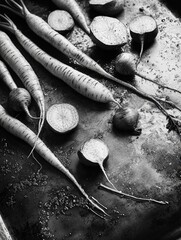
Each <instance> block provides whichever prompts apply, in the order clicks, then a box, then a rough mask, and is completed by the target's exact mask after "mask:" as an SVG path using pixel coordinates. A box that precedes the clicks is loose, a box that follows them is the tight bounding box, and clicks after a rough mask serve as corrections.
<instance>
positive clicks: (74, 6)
mask: <svg viewBox="0 0 181 240" xmlns="http://www.w3.org/2000/svg"><path fill="white" fill-rule="evenodd" d="M52 2H53V3H54V4H55V5H56V6H57V7H59V8H60V9H64V10H66V11H67V12H69V13H70V14H71V15H72V17H73V18H74V19H75V21H77V22H78V23H79V25H80V26H81V27H82V29H83V30H84V31H85V32H86V33H88V34H90V29H89V26H88V24H87V21H86V18H85V16H84V14H83V10H82V9H81V7H80V6H79V4H78V3H77V2H76V1H75V0H52Z"/></svg>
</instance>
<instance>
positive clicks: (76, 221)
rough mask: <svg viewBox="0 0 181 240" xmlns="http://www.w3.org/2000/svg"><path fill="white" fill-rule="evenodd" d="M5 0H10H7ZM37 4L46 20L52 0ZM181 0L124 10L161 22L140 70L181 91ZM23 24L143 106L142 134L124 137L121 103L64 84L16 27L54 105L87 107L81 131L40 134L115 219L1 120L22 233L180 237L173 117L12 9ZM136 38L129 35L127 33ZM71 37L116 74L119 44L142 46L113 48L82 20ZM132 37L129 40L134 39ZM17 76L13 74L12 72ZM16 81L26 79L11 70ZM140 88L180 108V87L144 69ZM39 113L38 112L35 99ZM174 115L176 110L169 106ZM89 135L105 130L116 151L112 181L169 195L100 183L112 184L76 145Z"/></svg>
mask: <svg viewBox="0 0 181 240" xmlns="http://www.w3.org/2000/svg"><path fill="white" fill-rule="evenodd" d="M1 1H2V0H1ZM25 3H26V5H27V7H28V8H29V10H31V11H32V12H33V13H35V14H37V15H39V16H41V17H43V18H44V19H45V20H46V19H47V15H48V13H49V12H51V11H52V10H54V9H56V7H55V6H54V5H53V4H52V3H51V1H50V0H46V1H45V0H36V1H35V0H31V1H28V0H26V1H25ZM79 3H80V4H81V6H82V8H83V9H84V11H85V14H86V16H87V19H88V20H89V21H91V19H92V18H93V17H94V16H95V13H93V12H92V11H91V9H89V7H88V1H79ZM179 7H180V2H179V1H176V0H174V1H166V0H165V1H163V2H162V1H158V0H134V1H133V0H126V1H125V10H124V12H122V14H120V16H118V18H119V19H120V20H121V21H123V23H125V24H126V25H128V23H129V22H130V20H131V19H132V18H134V17H135V16H137V15H139V14H141V13H145V14H151V15H152V16H153V17H154V18H155V19H156V21H157V23H158V28H159V33H158V36H157V38H156V40H155V42H154V43H153V45H152V46H150V47H149V48H147V49H145V51H144V55H143V58H142V61H141V63H140V65H139V68H138V71H140V72H142V73H144V74H148V75H149V76H151V77H153V78H154V77H157V78H158V79H159V81H163V82H165V83H166V84H169V85H170V86H172V87H175V88H179V89H180V90H181V79H180V76H181V71H180V69H181V44H180V43H181V23H180V16H181V8H179ZM0 12H1V13H3V12H6V13H7V14H9V15H11V17H12V18H13V20H14V21H15V22H16V24H17V25H18V27H19V28H20V29H21V30H22V31H23V32H24V33H25V34H26V35H27V36H29V37H30V38H31V39H32V40H34V41H35V42H36V43H37V44H38V45H39V46H41V47H42V48H43V49H45V50H46V51H47V52H49V53H50V54H52V55H53V56H55V57H57V58H58V59H60V60H61V61H63V62H66V63H68V64H71V65H72V66H74V67H75V68H77V69H79V70H81V71H84V72H86V73H89V74H90V75H91V76H93V77H95V78H96V79H98V80H99V81H101V82H103V83H104V84H105V85H106V86H107V87H108V88H109V89H110V90H111V91H112V92H113V94H114V96H115V98H117V99H118V100H120V101H122V102H123V104H129V105H131V106H134V107H135V108H140V114H141V120H140V125H141V127H142V134H141V135H140V136H126V135H124V136H123V135H122V134H118V133H117V132H115V131H114V129H112V124H111V120H112V116H113V114H114V111H115V106H114V105H106V106H104V105H103V104H99V103H95V102H93V101H91V100H88V99H86V98H84V97H82V96H80V95H79V94H78V93H76V92H75V91H74V90H72V89H71V88H69V87H68V86H67V85H66V84H64V83H63V82H61V81H60V80H58V79H56V78H55V77H53V76H52V75H51V74H49V73H48V72H47V71H46V70H45V69H43V68H42V67H41V66H40V65H39V64H37V63H36V62H35V61H34V60H32V58H31V57H30V56H29V55H28V54H27V53H26V52H25V51H24V50H23V49H22V48H21V47H20V45H19V44H18V43H17V41H16V39H15V38H14V37H13V36H12V35H11V34H10V37H11V39H12V41H13V42H14V43H15V44H16V46H17V47H18V48H19V49H20V50H21V52H22V53H23V55H24V56H25V57H26V58H27V59H28V60H29V62H30V63H31V64H32V66H33V68H34V70H35V71H36V73H37V75H38V76H39V79H40V82H41V85H42V88H43V91H44V94H45V99H46V107H47V108H48V107H49V106H51V105H52V104H54V103H64V102H66V103H70V104H72V105H74V106H75V107H76V108H77V110H78V112H79V115H80V123H79V125H78V127H77V129H76V130H75V131H73V132H72V133H70V134H68V135H66V136H61V135H58V134H55V133H54V132H52V131H51V130H50V129H49V127H48V126H47V124H45V127H44V129H43V132H42V134H41V138H42V139H43V140H44V142H45V143H46V144H47V145H48V146H49V147H50V149H51V150H52V151H53V152H54V153H55V154H56V155H57V156H58V157H59V159H60V161H61V162H62V163H63V164H64V165H65V166H66V167H67V168H69V169H70V171H71V172H72V173H73V174H74V175H75V177H76V178H77V180H78V181H79V183H80V184H81V185H82V186H83V187H84V189H85V190H86V191H87V193H88V194H89V195H93V196H94V197H96V198H97V199H98V200H99V201H100V202H102V203H103V204H104V205H105V206H107V208H108V213H109V214H110V215H111V216H112V218H110V219H107V220H102V219H100V218H98V217H96V216H95V215H93V214H92V213H91V212H90V211H89V210H87V209H86V208H85V202H84V199H83V198H82V196H81V195H80V193H79V192H78V190H77V189H76V188H75V187H74V185H73V184H72V183H71V182H70V181H69V180H68V179H67V178H66V177H65V176H64V175H63V174H61V173H60V172H58V170H56V169H54V168H53V167H51V166H50V165H49V164H48V163H46V162H45V161H44V160H43V159H41V158H40V157H39V156H37V155H36V154H35V156H36V158H37V160H38V161H39V163H41V164H42V170H41V171H40V172H38V169H39V167H40V166H39V165H38V163H37V162H36V161H35V160H34V159H33V158H32V157H30V158H27V155H28V153H29V151H30V147H29V146H28V145H27V144H26V143H24V142H23V141H20V140H18V139H17V138H15V137H13V136H11V134H9V133H7V132H6V131H5V130H4V129H2V128H0V212H1V214H2V216H3V218H4V219H5V221H6V223H7V225H8V228H9V229H10V232H11V234H12V236H13V238H14V239H17V240H43V239H45V240H97V239H100V240H110V239H112V240H118V239H122V240H137V239H150V240H151V239H154V240H156V239H162V240H168V239H178V238H179V237H181V209H180V207H181V197H180V196H181V188H180V183H181V167H180V164H181V162H180V148H181V147H180V141H179V139H178V137H177V136H176V135H175V134H173V133H172V132H171V133H168V132H167V130H166V127H165V126H166V119H165V117H164V116H163V115H162V114H161V113H160V112H159V110H158V109H156V108H155V107H154V105H153V104H150V103H148V102H145V101H143V100H142V99H140V98H138V97H137V96H135V95H133V94H132V93H130V92H127V91H126V90H125V89H123V88H122V87H120V86H119V85H118V84H114V83H113V82H110V81H108V80H106V79H103V78H102V77H100V76H98V75H97V74H95V73H92V72H87V70H85V69H83V68H81V67H80V66H78V65H76V63H75V62H73V61H72V60H69V59H67V58H66V57H64V56H63V55H62V54H61V53H59V52H58V51H57V50H55V49H53V48H52V47H51V46H49V45H48V44H47V43H45V42H44V41H43V40H41V39H40V38H39V37H37V36H35V35H34V34H33V33H32V32H31V31H30V30H29V29H28V28H27V25H26V24H25V23H24V22H23V21H22V20H21V19H20V18H18V17H16V16H14V15H13V14H11V13H9V12H8V11H5V10H3V9H0ZM128 37H129V33H128ZM68 38H69V40H70V41H71V42H72V43H73V44H75V45H76V46H77V47H78V48H80V49H81V50H82V51H84V52H86V53H87V54H89V55H91V56H92V57H93V58H94V59H95V60H96V61H98V62H99V63H100V64H101V65H102V66H103V67H104V69H106V70H107V71H109V72H110V73H112V74H115V71H114V60H115V57H116V56H117V55H118V53H119V52H121V51H124V50H125V51H126V50H131V51H134V52H135V53H137V52H138V49H137V48H135V47H133V46H131V44H130V41H129V43H128V44H127V45H126V46H124V48H123V49H120V50H119V51H117V52H106V51H103V50H101V49H99V48H98V47H96V46H95V45H94V44H93V42H92V41H91V39H90V38H89V37H88V36H87V35H85V34H84V32H83V31H82V30H81V29H80V28H79V27H78V26H76V27H75V28H74V30H73V32H72V33H70V34H69V35H68ZM129 40H130V38H129ZM12 74H13V73H12ZM13 77H14V79H15V80H16V82H17V84H18V86H21V83H20V81H19V79H17V77H16V76H15V74H13ZM133 84H135V85H136V86H137V87H138V88H140V89H142V90H144V91H146V92H147V93H150V94H156V95H157V96H159V97H163V98H164V97H166V96H168V97H169V99H171V100H172V101H173V102H174V103H176V104H178V106H180V107H181V103H180V102H181V101H180V95H179V94H176V93H172V92H170V91H166V90H165V91H163V90H162V89H158V88H157V87H155V86H154V85H153V84H150V83H149V84H148V82H145V81H144V80H142V79H140V78H139V77H136V78H135V81H134V82H133ZM7 96H8V89H7V87H6V86H5V85H4V84H3V83H1V84H0V103H1V104H3V105H4V106H6V99H7ZM31 111H32V112H33V113H37V108H36V105H35V103H34V102H33V103H32V106H31ZM168 111H169V112H170V113H171V114H172V113H174V114H175V115H179V114H180V113H179V112H177V111H172V110H170V109H168ZM17 117H18V118H19V119H21V120H22V121H23V122H24V123H26V124H28V126H30V128H32V129H33V130H36V129H37V125H36V123H35V122H29V121H28V120H27V119H25V117H24V116H23V115H19V116H17ZM90 137H99V138H101V139H102V140H104V141H105V143H106V144H107V145H108V147H109V149H110V156H109V159H108V161H107V164H106V165H105V168H106V171H107V173H108V175H109V177H110V179H111V180H112V181H113V182H114V184H115V185H116V186H117V188H118V189H120V190H122V191H124V192H127V193H130V194H135V195H137V196H140V197H150V198H156V199H159V200H166V201H169V205H167V206H161V205H156V204H153V203H148V202H147V203H141V202H136V201H133V200H130V199H126V198H124V197H122V198H120V197H118V196H113V195H111V194H110V193H108V192H104V191H102V190H99V189H98V185H99V183H101V182H102V183H106V181H105V179H104V177H103V175H102V173H101V171H100V170H99V168H98V169H92V168H86V167H84V166H82V165H81V164H80V163H79V160H78V157H77V150H78V149H79V147H80V146H81V144H82V143H83V142H84V141H86V140H87V139H89V138H90Z"/></svg>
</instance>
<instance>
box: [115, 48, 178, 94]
mask: <svg viewBox="0 0 181 240" xmlns="http://www.w3.org/2000/svg"><path fill="white" fill-rule="evenodd" d="M115 69H116V71H117V72H118V73H119V74H121V75H127V76H134V75H137V76H139V77H141V78H143V79H144V80H146V81H149V82H152V83H154V84H156V85H158V86H159V87H161V88H163V89H164V88H165V89H168V90H171V91H174V92H178V93H180V94H181V91H179V90H178V89H175V88H171V87H168V86H165V85H164V84H163V83H159V82H156V80H154V79H151V78H149V77H147V76H144V75H143V74H141V73H139V72H138V71H137V66H136V57H135V55H134V54H132V53H128V52H125V53H121V54H119V55H118V56H117V57H116V60H115Z"/></svg>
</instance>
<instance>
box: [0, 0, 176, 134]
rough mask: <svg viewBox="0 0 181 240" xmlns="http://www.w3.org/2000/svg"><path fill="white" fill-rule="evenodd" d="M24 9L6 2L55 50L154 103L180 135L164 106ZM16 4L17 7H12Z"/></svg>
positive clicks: (8, 7) (11, 2) (171, 128)
mask: <svg viewBox="0 0 181 240" xmlns="http://www.w3.org/2000/svg"><path fill="white" fill-rule="evenodd" d="M20 1H21V3H22V5H23V7H22V6H20V5H19V4H17V3H16V2H15V1H14V0H6V2H8V3H9V5H10V6H7V7H6V8H7V9H9V10H11V9H12V11H13V12H14V13H15V12H17V13H18V15H19V14H20V13H21V16H22V17H24V18H25V20H26V22H27V24H28V26H29V27H30V28H31V29H32V31H34V32H35V33H36V34H37V35H39V36H40V37H42V38H43V39H44V40H46V41H47V42H49V43H50V44H52V45H53V46H54V47H55V48H57V49H58V50H60V51H61V52H62V53H64V54H65V55H66V56H68V57H70V58H73V59H75V60H76V61H77V62H79V63H80V64H81V65H83V66H85V67H87V68H88V69H90V70H93V71H94V72H97V73H99V74H100V75H102V76H104V77H106V78H108V79H110V80H112V81H114V82H117V83H119V84H120V85H121V86H122V87H124V88H126V89H127V90H129V91H131V92H132V93H134V94H136V95H137V96H139V97H141V98H143V99H146V100H148V101H150V102H152V103H154V104H155V105H156V106H157V108H158V109H160V111H161V112H162V113H163V114H164V115H165V116H166V117H167V118H168V121H169V124H168V126H169V130H175V131H177V132H178V133H179V129H178V126H177V123H176V122H175V119H173V118H172V116H171V115H169V114H168V113H167V112H166V110H165V109H164V108H163V107H162V105H161V104H160V103H159V102H158V101H157V100H156V99H155V98H154V97H152V96H151V95H149V94H146V93H144V92H142V91H140V90H138V89H137V88H135V87H134V86H132V85H131V84H129V83H126V82H124V81H122V80H120V79H118V78H116V77H114V76H112V75H111V74H109V73H107V72H106V71H105V70H104V69H103V68H102V67H101V66H100V65H99V64H97V63H96V62H95V61H94V60H93V59H92V58H90V57H89V56H87V55H86V54H85V53H83V52H82V51H80V50H79V49H78V48H76V47H75V46H74V45H73V44H71V43H70V42H69V41H68V40H67V39H66V38H65V37H64V36H62V35H60V34H58V33H57V32H56V31H54V30H53V29H52V28H51V27H50V26H49V25H48V24H47V23H46V22H45V21H44V20H43V19H41V18H40V17H38V16H36V15H34V14H32V13H30V12H29V11H28V9H27V8H26V6H25V5H24V3H23V1H22V0H20ZM13 3H14V5H15V7H13V6H12V4H13ZM0 6H3V7H5V6H4V5H2V4H0ZM12 7H13V8H12ZM1 26H5V27H7V24H2V23H1Z"/></svg>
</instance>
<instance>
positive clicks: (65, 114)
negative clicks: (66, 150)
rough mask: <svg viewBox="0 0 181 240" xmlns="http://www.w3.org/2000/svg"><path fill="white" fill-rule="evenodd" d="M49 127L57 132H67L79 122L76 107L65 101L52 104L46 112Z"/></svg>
mask: <svg viewBox="0 0 181 240" xmlns="http://www.w3.org/2000/svg"><path fill="white" fill-rule="evenodd" d="M46 120H47V122H48V124H49V125H50V127H51V128H52V129H53V130H54V131H56V132H58V133H67V132H69V131H71V130H72V129H74V128H75V127H76V126H77V125H78V123H79V115H78V112H77V109H76V108H75V107H74V106H72V105H70V104H67V103H62V104H54V105H52V106H51V107H50V108H49V109H48V111H47V114H46Z"/></svg>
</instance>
